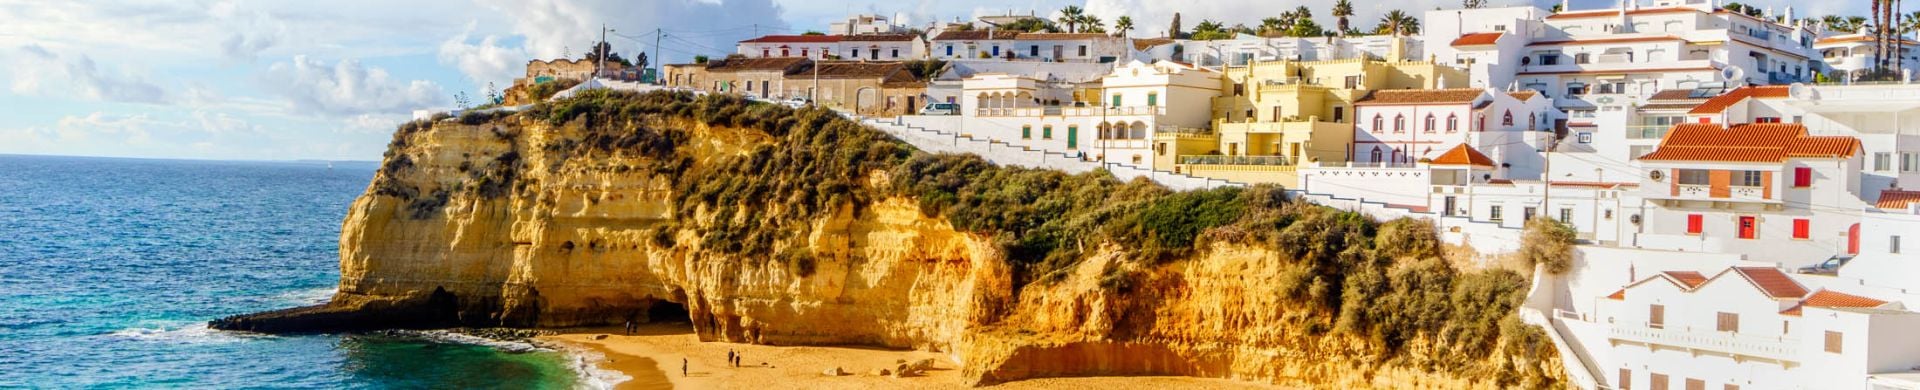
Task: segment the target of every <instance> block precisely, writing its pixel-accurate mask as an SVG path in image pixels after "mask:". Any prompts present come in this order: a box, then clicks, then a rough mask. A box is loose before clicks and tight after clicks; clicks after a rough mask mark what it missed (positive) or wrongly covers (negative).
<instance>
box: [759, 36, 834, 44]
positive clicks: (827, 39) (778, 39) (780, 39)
mask: <svg viewBox="0 0 1920 390" xmlns="http://www.w3.org/2000/svg"><path fill="white" fill-rule="evenodd" d="M840 38H841V36H839V35H768V36H763V37H759V38H754V39H748V40H744V41H740V43H834V42H839V41H840Z"/></svg>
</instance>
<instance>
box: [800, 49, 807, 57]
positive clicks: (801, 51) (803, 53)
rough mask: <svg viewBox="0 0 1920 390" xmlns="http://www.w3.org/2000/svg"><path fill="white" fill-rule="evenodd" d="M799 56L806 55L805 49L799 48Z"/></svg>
mask: <svg viewBox="0 0 1920 390" xmlns="http://www.w3.org/2000/svg"><path fill="white" fill-rule="evenodd" d="M800 56H801V57H806V56H807V49H800Z"/></svg>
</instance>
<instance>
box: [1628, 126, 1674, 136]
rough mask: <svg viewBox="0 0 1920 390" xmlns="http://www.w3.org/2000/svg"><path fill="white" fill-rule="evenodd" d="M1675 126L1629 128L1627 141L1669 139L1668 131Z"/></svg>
mask: <svg viewBox="0 0 1920 390" xmlns="http://www.w3.org/2000/svg"><path fill="white" fill-rule="evenodd" d="M1672 129H1673V125H1640V126H1627V139H1661V138H1666V137H1667V131H1669V130H1672Z"/></svg>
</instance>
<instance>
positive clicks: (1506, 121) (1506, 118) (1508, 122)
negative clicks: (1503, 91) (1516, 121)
mask: <svg viewBox="0 0 1920 390" xmlns="http://www.w3.org/2000/svg"><path fill="white" fill-rule="evenodd" d="M1500 125H1501V126H1513V110H1507V112H1506V114H1504V115H1502V116H1501V117H1500Z"/></svg>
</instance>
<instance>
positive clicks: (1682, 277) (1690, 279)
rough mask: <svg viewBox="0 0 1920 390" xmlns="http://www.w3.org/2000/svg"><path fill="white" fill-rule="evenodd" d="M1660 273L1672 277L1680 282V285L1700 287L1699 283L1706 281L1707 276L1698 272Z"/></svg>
mask: <svg viewBox="0 0 1920 390" xmlns="http://www.w3.org/2000/svg"><path fill="white" fill-rule="evenodd" d="M1662 273H1663V274H1667V277H1669V278H1673V280H1674V281H1677V282H1680V284H1681V285H1685V286H1687V288H1694V287H1700V284H1701V283H1706V282H1707V276H1706V275H1701V274H1700V273H1699V272H1693V271H1667V272H1662Z"/></svg>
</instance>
